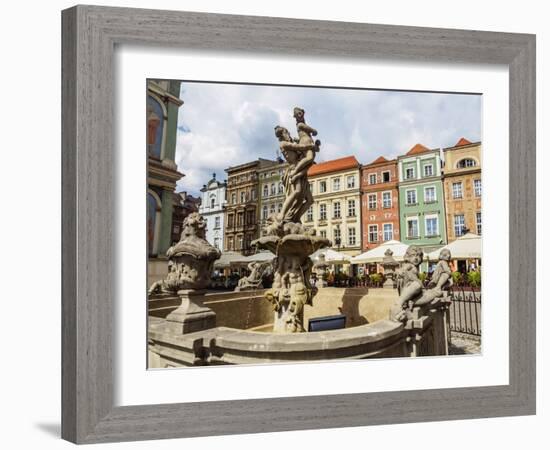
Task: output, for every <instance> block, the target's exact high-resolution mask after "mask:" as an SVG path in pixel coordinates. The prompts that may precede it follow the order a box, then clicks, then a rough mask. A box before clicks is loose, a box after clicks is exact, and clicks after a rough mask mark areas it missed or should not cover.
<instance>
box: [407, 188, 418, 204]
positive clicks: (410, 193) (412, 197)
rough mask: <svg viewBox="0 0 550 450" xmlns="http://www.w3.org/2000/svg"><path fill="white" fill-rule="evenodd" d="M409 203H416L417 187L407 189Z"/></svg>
mask: <svg viewBox="0 0 550 450" xmlns="http://www.w3.org/2000/svg"><path fill="white" fill-rule="evenodd" d="M407 205H416V189H409V190H408V191H407Z"/></svg>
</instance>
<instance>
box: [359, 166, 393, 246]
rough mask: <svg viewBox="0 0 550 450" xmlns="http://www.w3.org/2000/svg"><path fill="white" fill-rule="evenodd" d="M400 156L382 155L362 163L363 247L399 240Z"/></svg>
mask: <svg viewBox="0 0 550 450" xmlns="http://www.w3.org/2000/svg"><path fill="white" fill-rule="evenodd" d="M398 181H399V175H398V173H397V160H396V159H393V160H387V159H386V158H384V157H383V156H380V157H379V158H378V159H376V160H374V161H373V162H372V163H370V164H366V165H363V166H362V167H361V232H362V244H363V245H362V247H363V248H362V249H363V251H367V250H372V249H373V248H376V247H378V246H379V245H380V244H383V243H384V242H386V241H390V240H392V239H395V240H398V241H399V240H400V230H399V190H398V187H397V183H398Z"/></svg>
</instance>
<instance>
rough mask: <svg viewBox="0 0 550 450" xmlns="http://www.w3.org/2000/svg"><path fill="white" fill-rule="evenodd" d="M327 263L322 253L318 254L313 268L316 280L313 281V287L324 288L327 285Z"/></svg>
mask: <svg viewBox="0 0 550 450" xmlns="http://www.w3.org/2000/svg"><path fill="white" fill-rule="evenodd" d="M328 266H329V264H328V263H327V262H326V258H325V255H324V254H322V253H321V254H320V255H319V261H317V262H316V263H315V264H314V265H313V268H314V269H315V273H316V281H315V287H316V288H324V287H327V280H326V276H327V267H328Z"/></svg>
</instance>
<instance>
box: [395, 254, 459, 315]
mask: <svg viewBox="0 0 550 450" xmlns="http://www.w3.org/2000/svg"><path fill="white" fill-rule="evenodd" d="M422 258H423V253H422V250H420V249H419V248H418V247H415V246H410V247H409V248H408V249H407V252H406V253H405V257H404V258H403V259H404V261H405V262H404V264H403V265H402V266H401V268H400V269H399V270H398V271H397V275H398V279H399V284H400V296H399V300H398V302H397V305H396V307H395V308H394V309H393V313H392V314H393V318H394V320H398V321H406V320H408V319H410V317H411V314H412V310H413V308H416V307H422V306H425V305H435V304H438V303H439V302H442V301H443V302H444V299H445V297H446V296H447V292H448V290H449V288H450V287H451V286H452V284H453V279H452V277H451V268H450V266H449V261H450V260H451V252H450V251H449V250H448V249H442V250H441V252H440V253H439V262H438V263H437V266H436V268H435V270H434V272H433V274H432V279H431V281H430V283H429V284H428V288H427V289H425V288H424V287H423V285H422V282H421V281H420V279H419V278H418V266H419V265H420V263H421V262H422Z"/></svg>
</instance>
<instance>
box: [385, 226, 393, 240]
mask: <svg viewBox="0 0 550 450" xmlns="http://www.w3.org/2000/svg"><path fill="white" fill-rule="evenodd" d="M392 239H393V224H392V223H385V224H384V241H391V240H392Z"/></svg>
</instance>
